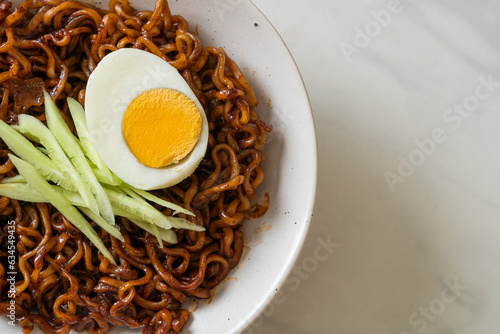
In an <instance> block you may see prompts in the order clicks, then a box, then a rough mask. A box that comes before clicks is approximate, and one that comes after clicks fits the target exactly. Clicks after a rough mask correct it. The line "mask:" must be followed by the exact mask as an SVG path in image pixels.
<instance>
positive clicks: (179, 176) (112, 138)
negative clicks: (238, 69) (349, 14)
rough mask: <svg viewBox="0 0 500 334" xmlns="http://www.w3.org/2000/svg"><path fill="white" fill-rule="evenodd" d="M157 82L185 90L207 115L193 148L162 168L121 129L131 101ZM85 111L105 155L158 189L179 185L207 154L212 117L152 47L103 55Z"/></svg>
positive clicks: (112, 165) (127, 177)
mask: <svg viewBox="0 0 500 334" xmlns="http://www.w3.org/2000/svg"><path fill="white" fill-rule="evenodd" d="M154 88H170V89H175V90H177V91H179V92H181V93H183V94H184V95H186V96H187V97H188V98H190V99H191V100H192V101H193V102H194V103H195V105H196V107H197V108H198V110H199V111H200V114H201V118H202V128H201V134H200V137H199V139H198V142H197V144H196V146H195V147H194V149H193V150H192V151H191V153H190V154H189V155H188V156H187V157H185V158H184V159H182V160H181V161H180V162H179V163H177V164H172V165H170V166H167V167H163V168H151V167H147V166H144V165H143V164H142V163H141V162H140V161H139V160H137V158H136V157H135V156H134V154H133V153H132V151H131V150H130V148H129V147H128V145H127V142H126V141H125V137H124V135H123V131H122V122H123V115H124V113H125V111H126V109H127V107H128V105H129V104H130V103H131V102H132V100H133V99H134V98H136V97H137V96H138V95H139V94H141V93H142V92H144V91H147V90H150V89H154ZM85 113H86V119H87V125H88V129H89V132H90V136H91V138H92V142H93V143H94V145H95V147H96V150H97V152H98V153H99V155H100V156H101V158H102V159H103V161H104V162H105V163H106V165H107V166H108V167H109V169H110V170H111V171H113V173H115V174H116V175H117V176H118V177H119V178H121V179H122V180H123V181H124V182H126V183H128V184H130V185H131V186H134V187H136V188H139V189H143V190H153V189H161V188H166V187H170V186H172V185H175V184H177V183H179V182H181V181H182V180H184V179H186V178H187V177H189V175H191V173H192V172H193V171H194V170H195V169H196V167H198V164H199V163H200V161H201V160H202V159H203V157H204V156H205V152H206V149H207V143H208V122H207V117H206V115H205V112H204V111H203V107H202V106H201V104H200V102H199V101H198V99H197V98H196V96H195V94H194V93H193V91H192V90H191V88H190V87H189V85H188V84H187V82H186V81H185V80H184V78H183V77H182V76H181V75H180V74H179V73H178V71H177V70H176V69H175V68H174V67H172V66H171V65H169V64H168V63H167V62H165V61H164V60H163V59H161V58H159V57H157V56H155V55H153V54H151V53H149V52H146V51H142V50H137V49H120V50H117V51H114V52H112V53H110V54H109V55H107V56H106V57H104V58H103V60H102V61H101V62H100V63H99V64H98V66H97V67H96V69H95V70H94V71H93V72H92V74H91V75H90V78H89V80H88V83H87V89H86V93H85ZM151 126H152V127H154V126H155V124H151Z"/></svg>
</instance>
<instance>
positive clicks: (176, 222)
mask: <svg viewBox="0 0 500 334" xmlns="http://www.w3.org/2000/svg"><path fill="white" fill-rule="evenodd" d="M167 219H168V220H169V221H170V224H172V226H174V227H175V228H183V229H185V230H191V231H196V232H201V231H205V228H204V227H203V226H200V225H196V224H193V223H191V222H190V221H189V220H186V219H183V218H179V217H168V216H167Z"/></svg>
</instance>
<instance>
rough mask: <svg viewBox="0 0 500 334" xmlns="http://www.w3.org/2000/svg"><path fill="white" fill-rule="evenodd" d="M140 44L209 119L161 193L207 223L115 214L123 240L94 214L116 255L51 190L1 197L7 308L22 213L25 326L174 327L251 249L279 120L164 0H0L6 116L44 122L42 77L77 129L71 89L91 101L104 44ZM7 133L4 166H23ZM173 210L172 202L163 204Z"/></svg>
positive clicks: (19, 312)
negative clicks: (267, 154)
mask: <svg viewBox="0 0 500 334" xmlns="http://www.w3.org/2000/svg"><path fill="white" fill-rule="evenodd" d="M120 48H138V49H142V50H146V51H149V52H151V53H153V54H155V55H157V56H158V57H161V58H163V59H164V60H165V61H167V62H168V63H169V64H171V65H172V66H174V67H175V68H176V69H178V70H179V73H181V75H182V76H183V77H184V79H185V80H186V81H187V82H188V84H189V85H190V87H191V89H192V90H193V91H194V93H195V94H196V96H197V97H198V99H199V100H200V102H201V104H202V105H203V108H204V109H205V112H206V113H207V117H208V120H209V130H210V136H209V143H208V150H207V154H206V156H205V158H204V159H203V161H202V162H201V164H200V166H199V167H198V169H197V170H196V172H195V173H193V175H191V176H190V177H189V178H188V179H186V180H184V181H183V182H182V183H180V184H178V185H176V186H173V187H170V188H168V189H163V190H161V191H156V192H155V194H156V195H158V196H160V197H162V198H164V199H166V200H168V201H171V202H174V203H176V204H178V205H181V206H183V207H184V208H186V209H189V210H192V211H193V212H194V213H195V214H196V216H195V217H191V216H189V217H187V216H183V215H182V214H181V215H179V216H180V217H182V218H186V219H188V220H190V221H191V222H192V223H195V224H198V225H202V226H204V227H205V228H206V231H204V232H193V231H187V230H177V231H176V233H177V236H178V239H179V243H178V244H176V245H168V244H167V245H165V247H164V248H160V246H159V245H158V242H157V240H156V239H155V238H154V237H153V236H151V235H149V234H148V233H147V232H144V231H143V230H140V229H138V228H137V227H136V226H135V225H133V224H132V223H131V222H129V221H128V220H127V219H125V218H121V217H117V221H118V223H119V224H120V228H121V231H122V233H123V236H124V238H125V242H123V243H122V242H119V241H118V240H117V239H115V238H113V237H111V236H110V235H108V234H107V233H106V232H105V231H103V230H101V229H99V228H98V227H97V225H95V224H93V223H92V224H93V226H94V228H95V229H96V231H97V232H98V234H99V235H100V237H101V239H103V240H104V242H105V244H106V246H107V247H108V249H109V250H110V251H111V253H112V255H113V256H114V258H115V260H116V262H117V263H118V265H116V266H115V265H112V264H110V262H109V261H108V260H107V259H106V258H104V257H103V256H102V255H101V254H100V253H98V251H97V250H96V248H95V247H94V246H93V245H92V244H91V243H90V242H89V241H88V240H87V238H86V237H85V236H84V235H83V234H82V233H80V232H79V231H78V230H77V229H76V228H75V227H74V226H73V225H71V223H69V221H68V220H66V218H65V217H64V216H62V215H61V214H60V213H59V212H58V211H57V210H55V209H54V208H53V207H52V206H51V205H49V204H45V203H25V202H19V201H16V200H14V199H10V198H6V197H0V227H1V231H0V276H1V278H2V284H1V285H0V297H1V300H0V315H3V316H5V315H8V314H9V312H10V311H9V307H11V304H10V300H11V298H9V294H8V290H9V288H10V283H8V282H7V280H6V276H7V273H8V272H9V271H11V270H10V268H9V267H8V261H7V258H8V255H9V253H8V250H7V249H8V246H7V240H8V234H9V231H8V226H9V222H12V221H13V224H14V226H15V245H16V257H17V258H16V265H15V271H16V272H17V276H16V283H15V297H14V299H13V300H14V301H15V315H16V321H17V322H19V323H20V325H21V327H22V328H23V331H24V332H26V333H29V332H31V331H32V330H33V328H34V327H35V326H38V327H39V328H40V329H41V330H42V331H44V332H45V333H59V334H63V333H68V332H69V331H70V330H71V329H74V330H77V331H85V330H86V331H89V332H91V333H105V332H106V331H107V330H108V329H110V328H111V327H112V326H128V327H130V328H140V329H141V330H142V332H143V333H153V332H155V333H177V332H179V331H180V330H181V328H182V327H183V325H184V324H185V323H186V321H187V320H188V318H189V312H188V311H187V310H186V309H183V308H182V305H183V303H184V302H185V301H187V300H188V298H190V297H196V298H209V297H210V289H212V288H213V287H215V286H216V285H217V284H219V283H220V282H221V281H222V280H224V278H225V277H226V276H227V274H228V272H229V270H230V269H231V268H234V267H235V266H236V265H237V264H238V262H239V260H240V257H241V254H242V251H243V233H242V231H240V230H239V225H240V223H241V222H242V220H243V219H244V217H245V214H246V213H247V211H248V210H249V208H250V200H251V199H252V198H253V197H254V195H255V190H256V189H257V187H258V186H259V185H260V184H261V182H262V181H263V178H264V174H263V172H262V170H261V167H260V164H261V162H262V159H263V154H262V152H261V151H260V149H261V148H262V146H263V145H264V143H265V141H266V135H267V133H268V132H270V131H271V127H270V126H267V125H266V124H265V123H264V122H262V121H261V120H259V116H258V115H257V114H256V113H255V111H254V110H253V108H254V107H255V105H256V98H255V94H254V92H253V90H252V88H251V87H250V85H249V83H248V81H247V80H246V78H245V76H244V75H243V73H242V71H241V70H240V69H239V68H238V66H237V65H236V63H235V62H234V61H233V60H231V59H230V58H229V57H228V56H227V55H226V53H225V52H224V50H223V49H222V48H214V47H204V46H202V44H201V43H200V41H199V40H198V38H197V37H196V35H195V34H193V33H192V32H190V31H189V24H188V22H187V21H186V20H185V19H184V18H183V17H181V16H178V15H171V13H170V10H169V7H168V3H167V1H166V0H157V1H156V4H155V8H154V10H152V11H140V12H138V11H136V10H135V9H134V8H133V7H132V6H131V5H130V3H129V2H128V1H127V0H112V1H110V4H109V10H102V9H98V8H95V7H93V6H90V5H88V4H85V3H81V2H78V1H59V0H30V1H25V2H23V3H22V4H20V5H19V6H18V7H17V8H13V7H12V5H11V4H10V3H9V2H6V1H1V2H0V94H1V98H0V119H2V120H4V121H5V122H7V123H8V124H16V123H17V118H18V115H19V114H21V113H27V114H30V115H33V116H35V117H37V118H38V119H40V120H42V121H45V115H44V110H43V105H42V104H43V96H42V95H41V94H42V89H43V88H45V89H46V90H47V91H49V92H50V94H51V96H52V97H53V98H54V99H55V100H56V101H57V103H58V105H59V107H60V109H61V112H62V114H63V116H64V118H65V120H66V121H67V123H68V124H69V125H70V127H71V128H72V129H74V127H73V124H72V121H71V118H70V116H69V113H68V108H67V105H66V103H65V99H66V97H73V98H75V99H77V100H78V101H80V102H81V103H82V104H83V103H84V99H85V87H86V83H87V80H88V78H89V75H90V74H91V73H92V71H93V70H94V69H95V67H96V65H97V64H98V63H99V61H100V60H102V58H103V57H105V56H106V55H107V54H108V53H110V52H113V51H115V50H117V49H120ZM8 153H10V152H9V150H8V149H7V147H6V145H5V144H4V143H3V142H2V141H1V140H0V179H3V178H5V177H11V176H15V175H16V174H17V172H16V170H15V168H14V166H13V165H12V163H11V162H10V161H9V159H8V157H7V154H8ZM158 209H160V210H163V212H164V213H165V214H167V215H170V214H172V212H171V211H170V210H169V209H165V208H160V207H158Z"/></svg>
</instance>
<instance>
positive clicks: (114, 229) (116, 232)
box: [78, 206, 125, 242]
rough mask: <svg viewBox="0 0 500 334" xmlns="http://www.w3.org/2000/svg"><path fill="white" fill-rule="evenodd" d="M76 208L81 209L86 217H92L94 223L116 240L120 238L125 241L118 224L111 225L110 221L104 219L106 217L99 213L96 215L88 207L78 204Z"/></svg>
mask: <svg viewBox="0 0 500 334" xmlns="http://www.w3.org/2000/svg"><path fill="white" fill-rule="evenodd" d="M78 209H80V211H82V212H83V213H84V214H85V215H86V216H87V217H89V218H90V219H92V220H93V221H94V223H96V224H97V225H99V226H100V227H101V228H102V229H103V230H105V231H106V232H108V233H109V234H110V235H112V236H113V237H115V238H116V239H118V240H120V241H122V242H124V241H125V239H124V238H123V235H122V233H121V232H120V229H119V228H118V226H113V225H111V224H110V223H108V222H107V221H106V219H104V218H102V217H101V216H99V215H96V214H95V213H94V212H92V211H91V210H90V209H89V208H86V207H84V206H79V207H78Z"/></svg>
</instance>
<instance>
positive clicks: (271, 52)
mask: <svg viewBox="0 0 500 334" xmlns="http://www.w3.org/2000/svg"><path fill="white" fill-rule="evenodd" d="M88 2H91V3H93V4H95V5H97V6H106V7H107V4H108V1H88ZM17 3H18V2H16V1H14V5H16V4H17ZM132 3H133V4H134V6H135V7H136V9H138V10H144V9H152V8H153V7H154V0H141V1H139V0H136V1H132ZM170 8H171V11H172V14H180V15H182V16H184V17H185V18H186V19H187V20H188V22H189V23H190V25H191V30H192V31H194V30H195V28H196V26H197V25H198V27H197V29H196V30H197V31H199V37H200V39H201V41H202V43H203V44H204V45H206V46H209V45H210V46H216V47H218V46H222V47H224V49H225V50H226V52H227V53H228V55H229V56H230V57H232V58H233V59H234V60H235V61H236V62H237V64H238V65H239V66H240V68H241V69H242V70H243V71H244V73H245V74H246V76H247V78H248V80H249V81H250V83H251V84H252V86H253V88H254V90H255V92H256V94H257V97H258V100H259V101H260V102H259V105H258V107H257V111H258V113H259V115H260V116H261V118H262V119H263V120H264V121H266V122H267V123H268V124H272V125H273V127H274V129H273V131H272V133H271V135H270V137H269V141H268V144H267V145H266V147H265V148H264V153H265V156H266V159H265V162H264V172H265V180H264V183H263V184H262V186H261V187H260V188H259V190H258V194H257V196H256V200H257V201H258V200H259V199H262V198H263V197H264V194H265V193H269V195H270V199H271V205H270V208H269V211H268V212H267V214H266V215H265V216H264V217H263V218H261V219H259V220H250V221H246V222H244V231H245V244H246V246H248V247H245V251H244V253H243V256H242V258H241V262H240V264H239V265H238V266H237V268H236V269H235V270H233V271H232V272H230V273H229V276H230V277H234V278H236V279H230V280H228V281H227V282H226V283H223V284H221V285H220V286H219V287H217V288H216V294H215V297H214V298H213V300H212V301H211V303H210V304H207V303H205V302H203V301H202V302H200V303H199V307H198V309H197V310H196V311H195V312H194V314H193V315H192V317H191V318H192V320H190V321H189V322H188V324H186V326H185V327H184V330H183V333H193V334H201V333H203V334H216V333H217V334H219V333H224V334H229V333H239V332H241V331H243V330H244V329H245V328H246V327H247V326H248V325H249V324H251V323H252V321H253V320H255V319H256V318H257V316H258V315H259V314H260V313H261V312H262V311H263V310H264V309H265V307H266V305H267V304H268V303H269V302H270V301H271V300H272V298H273V296H274V295H275V294H276V292H277V291H278V289H279V288H280V287H281V285H282V284H283V283H284V282H285V279H286V277H287V275H288V274H289V272H290V271H291V269H292V267H293V265H294V263H295V261H296V259H297V257H298V255H299V252H300V250H301V248H302V245H303V243H304V240H305V238H306V234H307V230H308V227H309V224H310V221H311V217H312V211H313V206H314V196H315V191H316V172H317V152H316V134H315V129H314V121H313V117H312V112H311V108H310V105H309V100H308V97H307V93H306V90H305V87H304V84H303V82H302V79H301V77H300V74H299V71H298V69H297V67H296V65H295V63H294V61H293V58H292V57H291V55H290V53H289V51H288V49H287V47H286V46H285V44H284V43H283V41H282V40H281V38H280V36H279V35H278V33H277V32H276V31H275V29H274V28H273V26H272V25H271V23H270V22H269V21H268V20H267V19H266V18H265V16H264V15H263V14H262V13H261V12H260V11H259V10H258V9H257V8H256V7H255V6H254V5H253V4H252V3H251V2H250V1H248V0H222V1H209V0H203V1H202V0H198V1H172V0H170ZM0 329H2V330H7V332H8V333H20V327H19V325H18V324H16V327H11V326H9V325H8V324H7V322H6V321H5V320H2V321H1V322H0ZM255 331H256V332H258V329H256V330H255ZM112 332H114V333H117V332H120V333H139V331H138V330H129V329H125V327H120V328H115V329H114V330H112Z"/></svg>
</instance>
